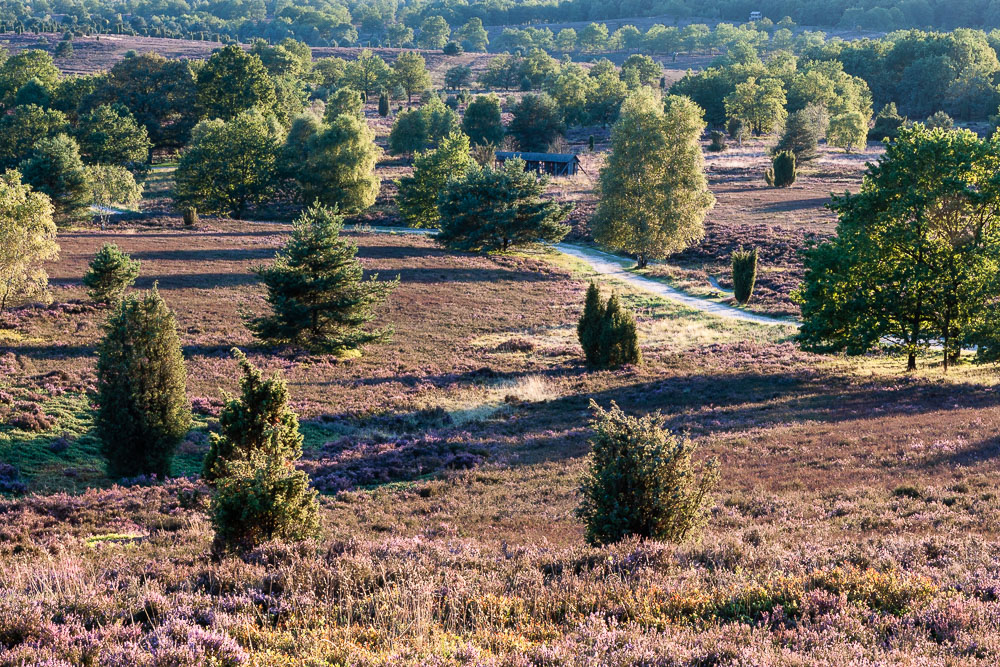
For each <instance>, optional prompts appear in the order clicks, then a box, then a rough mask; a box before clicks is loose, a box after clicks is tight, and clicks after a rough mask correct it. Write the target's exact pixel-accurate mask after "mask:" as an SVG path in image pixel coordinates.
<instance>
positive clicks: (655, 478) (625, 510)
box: [577, 401, 719, 545]
mask: <svg viewBox="0 0 1000 667" xmlns="http://www.w3.org/2000/svg"><path fill="white" fill-rule="evenodd" d="M590 407H591V409H592V410H593V411H594V419H593V421H592V422H591V429H592V430H593V436H592V437H591V440H590V443H591V446H592V450H591V454H590V460H589V465H588V469H587V471H586V473H585V474H584V477H583V482H582V485H581V488H580V491H581V495H582V496H583V498H582V501H581V503H580V506H579V507H578V508H577V514H578V516H580V518H582V519H583V521H584V522H585V523H586V529H587V532H586V537H587V541H588V542H590V543H591V544H596V545H600V544H611V543H614V542H618V541H619V540H622V539H623V538H626V537H631V536H633V535H635V536H639V537H643V538H651V539H656V540H664V541H669V542H682V541H684V540H686V539H688V538H689V537H691V536H692V535H693V534H694V532H695V531H696V530H697V529H698V528H699V527H700V526H701V525H702V524H703V522H704V518H705V509H706V507H707V505H708V494H709V491H710V490H711V489H712V487H713V486H714V485H715V483H716V481H717V480H718V478H719V465H718V462H717V461H715V460H711V461H709V462H708V463H707V464H706V465H705V466H704V467H703V470H702V472H701V476H700V478H699V476H698V475H697V474H696V471H695V469H694V466H693V464H692V462H691V456H692V454H693V453H694V451H695V448H696V445H695V443H694V442H692V441H691V440H689V439H687V438H684V437H680V436H677V435H674V434H673V433H670V432H669V431H667V430H665V429H664V428H663V427H662V417H661V416H660V415H658V414H657V415H645V416H643V417H633V416H630V415H626V414H625V413H624V412H622V410H621V409H620V408H619V407H618V406H617V405H616V404H615V403H614V402H612V403H611V408H610V409H609V410H604V409H603V408H601V407H600V406H598V405H597V403H595V402H594V401H591V402H590Z"/></svg>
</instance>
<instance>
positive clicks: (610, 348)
mask: <svg viewBox="0 0 1000 667" xmlns="http://www.w3.org/2000/svg"><path fill="white" fill-rule="evenodd" d="M640 363H642V352H641V351H640V350H639V333H638V331H637V329H636V324H635V316H634V315H633V314H632V313H631V311H629V310H628V309H626V308H625V306H624V305H622V302H621V300H620V299H619V298H618V295H616V294H612V295H611V297H610V298H609V299H608V302H607V303H606V304H605V305H604V319H603V320H602V321H601V331H600V336H599V337H598V345H597V364H596V365H598V366H604V367H608V368H618V367H619V366H625V365H628V364H640Z"/></svg>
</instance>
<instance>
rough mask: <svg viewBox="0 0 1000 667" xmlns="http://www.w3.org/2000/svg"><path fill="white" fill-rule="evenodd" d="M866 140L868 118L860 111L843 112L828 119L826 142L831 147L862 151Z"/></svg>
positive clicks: (847, 150)
mask: <svg viewBox="0 0 1000 667" xmlns="http://www.w3.org/2000/svg"><path fill="white" fill-rule="evenodd" d="M867 139H868V118H867V117H866V116H865V115H864V114H863V113H862V112H860V111H845V112H844V113H840V114H837V115H835V116H833V117H832V118H831V119H830V129H829V130H828V131H827V133H826V140H827V141H828V142H829V143H830V144H831V145H833V146H837V147H838V148H843V149H844V150H845V151H846V152H848V153H850V152H851V151H852V150H864V149H865V146H866V145H867Z"/></svg>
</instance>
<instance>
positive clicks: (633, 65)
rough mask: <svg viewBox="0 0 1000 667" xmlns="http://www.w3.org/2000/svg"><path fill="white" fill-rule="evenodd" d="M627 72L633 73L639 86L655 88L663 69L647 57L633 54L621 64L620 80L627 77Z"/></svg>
mask: <svg viewBox="0 0 1000 667" xmlns="http://www.w3.org/2000/svg"><path fill="white" fill-rule="evenodd" d="M629 72H635V75H636V77H637V78H638V80H639V84H640V85H643V86H656V85H657V81H659V80H660V77H661V76H663V67H662V66H661V65H660V64H658V63H657V62H656V61H655V60H653V59H652V58H650V57H649V56H647V55H641V54H638V53H634V54H632V55H630V56H629V57H628V58H626V59H625V62H624V63H622V71H621V74H622V78H623V79H624V78H626V77H628V75H629Z"/></svg>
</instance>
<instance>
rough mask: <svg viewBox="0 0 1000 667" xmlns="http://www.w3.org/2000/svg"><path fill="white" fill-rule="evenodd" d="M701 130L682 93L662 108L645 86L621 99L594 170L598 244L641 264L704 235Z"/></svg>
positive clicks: (706, 196)
mask: <svg viewBox="0 0 1000 667" xmlns="http://www.w3.org/2000/svg"><path fill="white" fill-rule="evenodd" d="M704 128H705V123H704V121H702V119H701V109H699V108H698V106H697V105H696V104H694V102H692V101H691V100H689V99H687V98H686V97H677V96H671V97H670V98H668V100H667V110H666V112H664V110H663V105H662V104H661V103H660V101H659V100H658V99H657V97H656V96H655V95H654V94H653V92H652V91H650V90H649V89H641V90H639V91H637V92H635V93H633V94H632V95H631V96H630V97H629V98H628V99H627V100H626V101H625V103H624V104H623V105H622V112H621V116H620V117H619V119H618V121H617V122H616V123H615V125H614V128H613V129H612V131H611V154H610V156H609V157H608V161H607V163H606V164H605V166H604V167H603V168H602V169H601V172H600V179H599V190H600V200H599V204H598V207H597V211H596V213H595V215H594V220H593V223H592V230H593V233H594V238H595V239H597V240H598V242H599V243H602V244H604V245H606V246H608V247H610V248H615V249H618V250H623V251H625V252H628V253H631V254H633V255H635V256H636V259H637V262H638V264H639V266H640V267H642V266H645V265H646V264H647V262H648V261H649V260H650V259H653V258H663V257H666V256H668V255H670V254H671V253H674V252H678V251H680V250H683V249H684V248H685V247H686V246H687V244H688V243H690V242H691V241H694V240H697V239H700V238H701V237H702V236H704V233H705V232H704V227H703V226H702V223H703V222H704V219H705V215H706V214H707V213H708V210H709V209H710V208H711V207H712V206H713V205H714V204H715V198H714V197H713V196H712V194H711V192H709V190H708V183H707V180H706V179H705V174H704V158H703V157H702V154H701V146H700V145H699V143H698V140H699V137H700V136H701V132H702V131H703V130H704Z"/></svg>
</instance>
